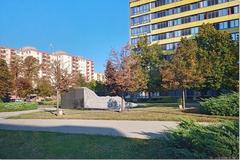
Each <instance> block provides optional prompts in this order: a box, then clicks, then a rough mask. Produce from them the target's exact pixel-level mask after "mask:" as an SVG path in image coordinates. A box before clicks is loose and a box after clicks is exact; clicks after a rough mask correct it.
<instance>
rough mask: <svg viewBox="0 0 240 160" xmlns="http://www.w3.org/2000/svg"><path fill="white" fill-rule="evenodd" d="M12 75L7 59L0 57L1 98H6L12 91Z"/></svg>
mask: <svg viewBox="0 0 240 160" xmlns="http://www.w3.org/2000/svg"><path fill="white" fill-rule="evenodd" d="M10 88H11V77H10V73H9V69H8V66H7V63H6V61H5V60H3V59H1V58H0V100H3V99H4V98H6V97H7V96H8V95H9V93H10Z"/></svg>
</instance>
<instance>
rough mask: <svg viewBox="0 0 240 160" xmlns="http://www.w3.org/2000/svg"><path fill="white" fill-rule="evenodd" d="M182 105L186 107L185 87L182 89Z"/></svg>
mask: <svg viewBox="0 0 240 160" xmlns="http://www.w3.org/2000/svg"><path fill="white" fill-rule="evenodd" d="M182 107H183V109H184V110H185V109H186V97H185V89H183V90H182Z"/></svg>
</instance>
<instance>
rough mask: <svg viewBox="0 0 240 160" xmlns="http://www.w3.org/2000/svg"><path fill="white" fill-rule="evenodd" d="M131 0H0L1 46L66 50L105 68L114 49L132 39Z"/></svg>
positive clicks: (99, 70)
mask: <svg viewBox="0 0 240 160" xmlns="http://www.w3.org/2000/svg"><path fill="white" fill-rule="evenodd" d="M128 3H129V0H0V4H1V9H0V45H3V46H7V47H11V48H20V47H24V46H33V47H36V48H38V49H39V50H42V51H47V52H50V51H51V48H50V44H51V43H52V44H53V46H54V50H63V51H66V52H69V53H71V54H73V55H81V56H84V57H86V58H88V59H92V60H93V61H94V62H95V70H96V71H98V72H102V71H104V68H105V67H104V66H105V62H106V59H107V58H108V56H109V54H110V51H111V49H112V48H116V49H119V48H120V47H121V46H122V45H124V44H125V43H127V42H128V40H129V30H128V27H129V9H128Z"/></svg>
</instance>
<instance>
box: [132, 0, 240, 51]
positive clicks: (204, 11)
mask: <svg viewBox="0 0 240 160" xmlns="http://www.w3.org/2000/svg"><path fill="white" fill-rule="evenodd" d="M239 5H240V1H239V0H130V23H131V24H130V34H131V35H130V37H131V44H132V45H136V44H137V42H138V40H139V37H141V36H147V38H148V41H149V43H150V44H153V43H158V44H160V45H161V46H162V48H163V50H167V51H169V52H171V51H172V50H174V49H176V47H177V46H178V43H179V41H180V40H181V37H183V36H184V37H191V36H194V35H195V34H197V33H198V32H199V26H201V25H202V24H203V23H211V24H213V25H214V26H215V28H216V29H218V30H226V31H228V32H230V33H231V35H232V38H233V40H239V18H240V13H239Z"/></svg>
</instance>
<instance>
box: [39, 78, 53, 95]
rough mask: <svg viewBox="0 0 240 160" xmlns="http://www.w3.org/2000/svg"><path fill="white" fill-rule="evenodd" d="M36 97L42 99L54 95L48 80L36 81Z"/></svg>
mask: <svg viewBox="0 0 240 160" xmlns="http://www.w3.org/2000/svg"><path fill="white" fill-rule="evenodd" d="M37 91H38V95H39V96H42V97H50V96H52V95H53V94H54V89H53V87H52V85H51V82H50V80H48V79H45V78H42V79H40V80H39V81H38V85H37Z"/></svg>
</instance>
